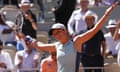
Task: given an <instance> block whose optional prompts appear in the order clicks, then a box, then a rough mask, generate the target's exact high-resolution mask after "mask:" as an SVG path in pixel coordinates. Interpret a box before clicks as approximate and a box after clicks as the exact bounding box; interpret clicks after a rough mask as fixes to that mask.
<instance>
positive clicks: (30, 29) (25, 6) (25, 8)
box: [17, 0, 38, 50]
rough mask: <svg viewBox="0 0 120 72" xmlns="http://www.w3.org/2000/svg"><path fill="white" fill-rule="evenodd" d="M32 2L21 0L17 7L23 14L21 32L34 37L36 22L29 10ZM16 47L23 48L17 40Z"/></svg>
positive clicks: (36, 27)
mask: <svg viewBox="0 0 120 72" xmlns="http://www.w3.org/2000/svg"><path fill="white" fill-rule="evenodd" d="M32 5H33V4H32V3H30V1H29V0H21V3H20V4H19V7H20V8H21V10H22V14H23V19H24V20H23V27H22V32H23V33H24V34H25V35H30V36H31V37H33V38H36V31H37V29H38V24H37V23H36V17H35V15H34V14H33V13H32V11H31V10H30V8H31V7H32ZM17 49H18V50H23V46H22V44H21V41H20V40H18V41H17Z"/></svg>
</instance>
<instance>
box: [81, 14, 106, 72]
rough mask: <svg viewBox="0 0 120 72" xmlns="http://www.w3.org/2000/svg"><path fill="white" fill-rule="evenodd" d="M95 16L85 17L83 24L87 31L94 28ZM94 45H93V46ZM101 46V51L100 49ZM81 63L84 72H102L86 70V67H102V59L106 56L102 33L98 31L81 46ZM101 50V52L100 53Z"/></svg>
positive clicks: (100, 71) (99, 71)
mask: <svg viewBox="0 0 120 72" xmlns="http://www.w3.org/2000/svg"><path fill="white" fill-rule="evenodd" d="M94 21H95V16H86V18H85V22H86V23H87V26H88V27H87V29H86V30H90V29H91V28H93V27H94V25H95V24H94V23H95V22H94ZM93 44H94V45H93ZM101 45H102V49H101ZM82 47H83V48H82V54H81V55H82V57H81V62H82V66H83V68H85V69H84V72H92V71H94V72H103V70H102V69H94V68H90V69H86V67H104V57H105V55H106V53H105V52H106V41H105V38H104V35H103V32H102V31H101V30H100V31H98V32H97V33H96V34H95V36H93V37H92V38H91V39H90V40H88V41H87V42H85V43H84V44H83V46H82ZM101 50H102V52H101Z"/></svg>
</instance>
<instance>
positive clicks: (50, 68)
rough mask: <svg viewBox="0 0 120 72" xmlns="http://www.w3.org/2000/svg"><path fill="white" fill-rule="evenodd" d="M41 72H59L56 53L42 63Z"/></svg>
mask: <svg viewBox="0 0 120 72" xmlns="http://www.w3.org/2000/svg"><path fill="white" fill-rule="evenodd" d="M40 72H57V59H56V52H52V53H51V55H50V56H49V57H47V58H45V59H43V60H42V61H41V68H40Z"/></svg>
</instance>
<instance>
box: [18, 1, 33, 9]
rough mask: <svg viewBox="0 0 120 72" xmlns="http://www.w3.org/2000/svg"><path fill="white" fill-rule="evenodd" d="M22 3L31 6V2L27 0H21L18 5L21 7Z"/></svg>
mask: <svg viewBox="0 0 120 72" xmlns="http://www.w3.org/2000/svg"><path fill="white" fill-rule="evenodd" d="M23 5H30V6H31V7H32V6H33V3H30V1H29V0H21V3H20V4H19V7H21V6H23Z"/></svg>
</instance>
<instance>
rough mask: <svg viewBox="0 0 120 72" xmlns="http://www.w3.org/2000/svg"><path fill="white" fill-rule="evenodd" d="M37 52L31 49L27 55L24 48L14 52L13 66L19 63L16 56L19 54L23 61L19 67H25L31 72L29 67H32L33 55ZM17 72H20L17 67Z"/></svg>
mask: <svg viewBox="0 0 120 72" xmlns="http://www.w3.org/2000/svg"><path fill="white" fill-rule="evenodd" d="M37 54H38V53H37V52H36V51H32V53H31V54H29V55H28V53H27V52H26V51H25V50H21V51H18V52H17V53H16V56H15V66H17V65H18V64H19V58H18V56H19V55H20V56H22V57H23V63H22V65H21V67H20V68H21V69H25V70H27V71H28V72H33V71H32V70H30V69H33V68H34V57H35V55H37ZM17 72H21V71H19V69H17Z"/></svg>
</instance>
